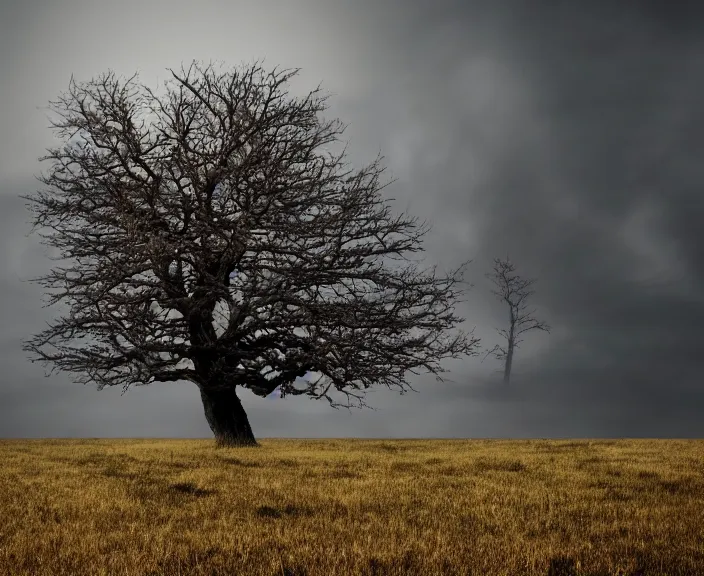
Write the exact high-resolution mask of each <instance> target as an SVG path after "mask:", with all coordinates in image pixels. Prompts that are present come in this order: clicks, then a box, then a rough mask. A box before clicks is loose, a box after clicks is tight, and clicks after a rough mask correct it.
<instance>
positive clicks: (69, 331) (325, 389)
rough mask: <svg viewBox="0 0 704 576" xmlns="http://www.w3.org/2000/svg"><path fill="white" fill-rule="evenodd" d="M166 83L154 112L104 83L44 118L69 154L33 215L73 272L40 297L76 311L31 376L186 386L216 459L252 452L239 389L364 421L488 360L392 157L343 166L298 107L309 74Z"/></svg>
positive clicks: (35, 202) (218, 71)
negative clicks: (223, 448) (388, 399)
mask: <svg viewBox="0 0 704 576" xmlns="http://www.w3.org/2000/svg"><path fill="white" fill-rule="evenodd" d="M169 71H170V73H171V75H170V77H169V80H168V81H167V82H166V83H165V85H164V91H163V94H161V95H158V94H156V93H155V92H153V91H152V90H150V89H149V88H147V87H145V86H143V85H141V84H138V83H137V76H136V75H135V76H133V77H131V78H128V79H120V78H118V77H116V76H115V74H114V73H112V72H108V73H106V74H103V75H101V76H99V77H97V79H93V80H91V81H89V82H84V83H77V82H76V81H74V79H73V78H72V79H71V82H70V84H69V89H68V91H67V92H65V93H63V94H62V95H61V96H60V97H59V99H58V100H57V101H55V102H51V108H52V110H53V111H54V112H55V113H56V114H57V118H56V119H54V120H53V121H52V123H53V128H54V129H55V133H56V135H57V136H58V137H59V139H60V140H61V141H62V145H61V146H59V147H56V148H51V149H49V150H48V155H46V156H45V157H43V158H41V160H45V161H50V162H51V169H50V170H49V171H48V174H42V176H41V177H40V178H39V180H40V181H41V182H42V183H43V184H44V185H45V187H44V188H43V189H42V190H40V191H38V192H37V193H36V195H34V196H28V197H25V198H26V199H27V200H29V204H28V207H29V208H30V210H31V211H32V212H33V213H34V219H33V224H34V228H33V229H34V230H36V229H41V232H40V234H41V236H42V238H43V242H44V243H45V244H46V245H48V246H51V247H53V248H55V249H58V251H59V252H60V259H62V260H63V261H65V262H69V263H70V264H71V265H70V266H67V267H61V266H57V267H55V268H54V269H53V270H52V271H51V273H49V274H48V275H46V276H44V277H41V278H38V279H35V280H34V281H36V282H38V283H40V284H41V285H43V286H44V287H45V288H47V289H49V290H53V292H51V293H50V297H49V304H55V303H58V302H60V301H62V302H65V303H67V304H68V305H69V308H70V310H69V312H68V314H67V315H66V316H64V317H61V318H60V319H59V320H58V321H56V322H54V323H53V324H49V328H48V329H46V330H44V331H43V332H41V333H40V334H38V335H36V336H34V337H33V338H31V339H29V340H27V341H25V345H24V349H25V350H26V351H28V352H30V353H31V356H32V361H43V362H44V363H45V364H50V365H51V366H52V369H51V372H53V371H54V370H62V371H66V372H70V373H73V374H75V375H76V376H75V378H76V381H78V382H82V383H89V382H90V383H95V384H97V386H98V389H102V388H103V387H104V386H115V385H121V386H122V387H123V393H124V391H126V390H127V389H128V388H129V387H130V386H131V385H132V384H134V385H144V384H149V383H151V382H155V381H160V382H173V381H178V380H188V381H190V382H193V383H195V384H196V385H197V386H198V388H199V390H200V395H201V398H202V402H203V406H204V410H205V416H206V418H207V421H208V423H209V425H210V427H211V429H212V431H213V433H214V435H215V438H216V441H217V443H218V445H222V444H224V445H256V441H255V438H254V435H253V433H252V430H251V427H250V424H249V421H248V418H247V414H246V413H245V410H244V409H243V407H242V404H241V402H240V399H239V397H238V396H237V393H236V388H237V386H240V387H242V388H248V389H250V390H251V391H252V392H254V393H255V394H258V395H260V396H267V395H268V394H270V393H271V392H272V391H273V390H275V389H276V388H279V390H280V392H281V396H282V397H283V396H286V395H288V394H307V395H309V396H311V397H313V398H318V399H319V398H322V397H325V398H326V399H327V400H328V401H329V402H330V404H331V405H332V406H333V407H337V406H340V405H344V406H346V407H349V406H350V404H349V400H350V398H351V397H355V398H357V400H358V401H359V406H360V407H362V406H366V404H364V402H363V390H364V389H367V388H369V387H370V386H372V385H377V384H384V385H386V386H388V387H389V388H391V387H396V388H399V389H400V391H401V393H403V392H404V391H405V390H406V387H408V388H411V387H410V386H409V385H408V384H407V382H406V381H405V377H406V375H407V374H409V373H414V374H415V373H418V372H417V371H418V370H420V369H422V370H425V371H428V372H430V373H433V374H435V375H436V376H437V377H438V378H439V379H442V378H441V377H440V373H442V372H444V371H445V370H444V369H443V368H442V367H441V365H440V361H441V360H442V359H444V358H449V357H452V358H456V357H461V356H465V355H474V354H476V352H475V349H476V347H477V344H478V339H477V338H474V337H473V336H472V332H466V331H463V330H460V329H459V328H458V327H457V325H458V324H459V323H460V322H462V321H463V320H464V319H463V318H460V317H458V316H457V315H456V314H455V304H456V302H457V301H458V299H459V297H460V296H461V295H462V294H463V293H464V292H465V291H466V290H467V289H468V285H466V283H465V282H464V281H463V279H462V274H463V270H464V268H465V265H462V266H460V267H459V268H458V269H456V270H454V271H453V272H451V273H450V274H448V275H445V276H438V275H437V274H436V270H435V268H430V269H422V268H420V263H419V261H418V260H414V259H412V258H411V256H412V255H413V254H414V253H419V252H421V251H422V238H423V236H424V235H425V234H426V233H427V231H428V229H429V228H428V226H427V225H426V224H425V223H419V222H418V221H417V219H416V218H411V217H408V216H405V215H400V216H393V215H392V213H391V209H390V206H389V205H388V202H387V200H385V199H384V198H383V197H382V196H381V194H380V192H381V190H382V189H383V188H384V187H385V186H386V185H387V184H388V183H383V182H382V181H381V177H382V172H383V170H384V169H383V168H382V167H381V160H382V158H381V157H378V158H377V159H376V160H375V161H374V162H372V163H371V164H369V165H368V166H366V167H365V168H363V169H361V170H358V171H353V170H352V169H351V168H349V167H348V165H347V163H346V161H345V153H344V150H342V151H339V152H333V151H331V149H330V146H332V147H333V148H334V146H335V144H336V143H338V142H339V136H340V135H341V134H342V131H343V130H344V126H343V125H342V124H341V123H340V122H339V121H338V120H334V121H326V120H324V119H322V118H321V116H320V114H321V113H322V112H323V111H324V110H325V109H326V103H325V102H326V97H324V96H321V95H320V90H319V88H318V89H317V90H314V91H312V92H310V93H309V94H308V95H307V96H306V97H304V98H296V97H293V96H291V95H290V94H289V93H288V91H287V89H286V86H287V83H288V81H289V80H290V79H291V78H292V76H294V75H295V74H296V73H297V70H284V71H280V70H276V69H274V70H272V71H265V70H264V69H263V68H262V67H261V65H260V64H258V63H255V64H252V65H249V66H242V67H240V68H234V69H223V68H222V67H216V66H213V65H212V64H210V65H201V64H198V63H195V62H194V63H193V64H191V65H190V66H189V67H181V69H180V70H179V71H173V70H169ZM51 372H50V373H51ZM306 374H308V375H309V381H308V382H305V381H302V380H301V379H300V377H303V376H304V375H306ZM311 374H312V375H313V378H310V375H311ZM296 383H299V384H301V383H302V384H303V385H304V387H303V388H298V387H296V386H295V385H294V384H296ZM331 388H332V389H333V390H335V389H336V390H338V391H340V392H344V394H346V397H347V404H339V403H337V402H335V401H334V400H333V398H332V397H331V396H330V395H329V391H330V389H331ZM411 389H412V388H411Z"/></svg>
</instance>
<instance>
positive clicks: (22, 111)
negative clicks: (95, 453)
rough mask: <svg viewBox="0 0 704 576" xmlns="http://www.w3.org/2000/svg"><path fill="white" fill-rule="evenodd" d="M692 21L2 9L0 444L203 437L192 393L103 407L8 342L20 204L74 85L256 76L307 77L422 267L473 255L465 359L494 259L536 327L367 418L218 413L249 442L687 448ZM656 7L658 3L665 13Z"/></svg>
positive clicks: (600, 10) (696, 21)
mask: <svg viewBox="0 0 704 576" xmlns="http://www.w3.org/2000/svg"><path fill="white" fill-rule="evenodd" d="M693 4H694V3H674V2H670V3H666V2H656V1H650V2H647V1H640V2H635V1H632V2H631V1H627V0H622V1H618V2H615V1H613V0H611V1H604V2H597V1H593V0H590V1H588V2H587V1H584V2H569V1H561V2H556V1H543V2H539V1H537V0H532V1H524V2H519V1H515V2H511V1H507V0H504V1H502V2H492V1H487V2H472V1H468V0H464V1H461V2H460V1H457V2H442V1H438V0H434V1H431V0H428V1H427V2H412V1H407V0H404V1H401V0H397V1H393V0H392V1H385V2H371V1H369V2H360V1H359V0H355V1H353V0H349V1H347V2H333V1H330V0H309V1H283V0H280V1H262V0H260V1H258V2H234V1H228V2H224V1H223V2H215V1H211V2H207V1H200V2H182V1H174V0H170V1H168V2H167V1H162V2H157V1H144V0H142V1H140V2H127V1H123V2H100V1H95V0H91V1H90V2H88V1H84V2H78V1H69V0H66V1H62V2H49V1H45V2H32V1H29V0H24V1H23V2H11V1H10V0H5V2H4V3H2V4H0V54H2V58H1V59H0V294H1V296H2V297H1V298H0V366H2V376H0V437H51V436H88V437H111V436H112V437H132V436H136V437H142V436H145V437H154V436H166V437H210V436H211V433H210V430H209V428H208V425H207V423H206V421H205V417H204V415H203V409H202V405H201V402H200V397H199V394H198V390H197V388H196V387H195V385H193V384H189V383H158V384H154V385H151V386H146V387H140V388H132V389H131V390H130V391H129V392H127V394H125V395H124V396H120V391H121V390H120V389H105V390H103V391H101V392H98V391H96V390H95V388H94V387H91V386H81V385H80V384H74V383H72V382H71V381H70V380H69V378H68V377H67V376H65V375H57V376H53V377H51V378H45V377H44V368H42V367H41V366H40V365H39V364H30V363H29V362H28V361H27V359H26V357H25V354H24V353H23V352H22V351H21V340H22V339H23V338H27V337H29V336H30V335H31V334H33V333H35V332H37V331H38V330H41V329H42V328H43V327H44V325H45V324H44V323H45V322H46V321H48V320H50V319H51V317H52V315H53V314H54V312H53V311H52V309H42V307H41V291H40V288H39V287H38V286H36V285H34V284H30V283H28V282H26V281H23V280H26V279H28V278H30V277H33V276H37V275H39V274H43V273H46V272H47V271H48V269H49V266H50V264H51V262H50V261H49V260H48V259H47V258H46V254H45V249H44V248H43V247H41V246H40V245H39V244H38V239H37V238H36V237H29V238H27V237H26V236H25V235H26V234H27V233H28V232H29V226H28V224H27V222H28V220H29V215H28V213H27V212H26V211H25V208H24V201H22V200H20V199H18V195H19V194H27V193H31V192H32V191H34V190H36V189H37V187H38V183H37V182H36V181H35V180H34V175H37V174H38V173H39V171H40V170H41V169H42V165H40V163H39V162H38V161H37V158H38V157H39V156H41V155H42V154H43V152H44V148H45V147H46V146H49V145H52V140H53V136H52V133H51V131H50V130H49V129H48V120H47V114H48V111H47V110H46V109H45V108H46V106H47V103H48V101H49V100H50V99H54V98H55V97H56V96H57V95H58V94H59V92H61V91H62V90H65V89H66V88H67V87H68V82H69V79H70V77H71V75H72V74H73V75H74V76H75V77H76V79H77V80H88V79H90V78H91V77H93V76H95V75H97V74H99V73H101V72H104V71H107V70H108V69H113V70H115V71H116V72H117V73H118V74H121V75H130V74H132V73H134V72H135V71H139V72H140V77H141V80H142V81H143V82H144V83H147V84H148V85H150V86H154V85H155V83H156V81H157V80H158V81H160V82H161V81H163V80H164V79H165V78H166V77H167V75H168V72H167V71H166V68H167V67H179V66H180V64H181V62H185V63H188V62H190V61H191V60H192V59H197V60H205V61H208V60H224V61H225V62H227V63H228V64H232V65H237V64H239V63H240V62H242V61H245V62H250V61H252V60H253V59H256V58H265V59H266V60H265V64H266V65H267V66H271V67H273V66H275V65H280V66H283V67H301V68H302V69H303V70H302V73H301V75H300V76H299V77H298V79H297V80H296V83H295V84H294V85H293V86H292V90H293V91H294V92H295V93H297V94H303V93H304V92H307V91H309V90H311V89H313V88H314V87H315V86H316V85H317V84H318V83H319V82H322V87H323V89H324V90H327V91H329V92H331V93H332V94H333V97H332V99H331V109H330V111H329V115H330V116H334V117H339V118H340V119H342V120H343V121H344V122H347V123H349V125H350V126H349V129H348V131H347V133H346V137H347V138H348V140H349V142H350V147H349V150H350V160H351V161H352V162H353V163H354V164H356V165H357V166H361V164H362V163H366V162H368V161H370V160H372V159H373V158H374V157H375V156H376V154H377V152H378V151H379V150H381V152H382V153H383V154H385V156H386V158H387V165H388V167H389V169H390V175H391V176H393V177H395V178H397V182H396V184H395V185H393V186H392V187H391V188H389V189H388V193H389V195H390V196H393V197H394V198H396V199H397V206H398V207H399V208H400V209H408V210H409V211H410V212H412V213H414V214H417V215H418V216H420V217H421V218H427V219H429V220H430V221H431V222H432V223H433V224H434V226H435V228H434V232H433V233H432V234H431V236H430V237H429V238H428V242H427V250H428V252H427V256H428V260H429V261H430V262H436V263H438V264H439V265H440V267H441V268H450V267H453V266H456V265H458V264H459V263H460V262H462V261H463V260H465V259H468V258H474V259H475V260H474V263H473V264H472V265H471V266H470V268H469V271H468V276H467V277H468V279H469V280H471V281H473V282H474V283H475V287H474V289H473V291H472V293H470V295H469V300H468V302H467V303H466V304H465V305H463V307H462V309H461V312H462V313H463V315H464V316H465V317H466V318H467V322H466V327H467V328H471V327H473V326H476V334H477V335H479V336H481V337H482V338H483V339H484V344H485V345H486V347H487V348H490V347H492V346H493V345H494V344H496V343H497V342H499V339H498V336H497V335H496V333H495V330H494V327H504V326H505V324H504V322H505V320H506V315H507V312H506V310H505V309H504V308H502V307H501V304H500V303H498V302H496V301H495V300H494V299H493V296H492V295H491V294H490V292H489V284H488V281H487V280H486V279H484V277H483V275H484V274H485V273H486V272H487V271H488V270H489V268H490V263H491V259H492V258H494V257H496V256H503V255H505V254H506V253H509V254H510V256H511V258H512V259H513V260H514V262H515V263H516V264H517V266H518V271H519V272H521V273H523V274H524V275H525V276H527V277H536V278H538V283H537V285H536V289H537V294H536V295H535V296H534V297H533V304H534V305H535V307H536V308H537V311H538V316H539V318H541V319H544V320H546V321H547V322H549V323H550V324H551V325H552V326H553V331H552V334H550V335H547V334H545V333H543V332H531V333H529V334H528V335H527V338H526V342H525V343H524V344H523V346H522V347H521V348H520V349H519V350H518V352H517V355H516V358H515V362H514V373H513V380H512V383H511V391H510V392H504V391H502V385H501V374H500V373H499V372H496V371H497V370H499V369H500V365H499V364H498V363H497V362H496V361H493V362H492V361H491V360H487V361H485V362H484V363H480V361H479V359H478V358H477V359H469V360H467V361H466V362H461V361H454V362H450V363H448V367H449V368H451V370H452V373H451V374H448V377H449V378H451V379H452V382H448V383H445V384H440V383H437V382H435V380H434V378H432V377H425V378H412V379H411V380H410V382H411V384H412V385H413V386H414V388H416V389H417V390H418V391H419V393H418V394H414V393H409V394H406V395H403V396H401V395H399V394H398V393H397V392H391V391H388V390H387V389H386V388H382V389H377V390H375V391H373V392H371V393H369V394H368V396H367V402H368V403H369V404H370V405H372V406H374V407H376V408H377V410H376V411H371V410H363V411H360V410H352V411H351V412H349V411H347V410H344V409H342V410H334V409H332V408H330V407H329V405H328V403H327V402H326V401H325V400H322V401H314V400H310V399H308V398H304V397H296V398H286V399H284V400H280V399H278V400H274V399H262V398H259V397H256V396H254V395H253V394H252V393H250V392H248V391H242V392H241V394H240V395H241V397H242V399H243V403H244V405H245V408H246V410H247V411H248V413H249V417H250V422H251V423H252V427H253V429H254V432H255V435H257V436H258V437H270V436H274V437H282V436H288V437H330V436H332V437H348V436H349V437H584V436H588V437H598V436H612V437H613V436H630V437H642V436H646V437H656V436H666V437H702V436H703V435H704V382H702V377H701V371H702V364H703V361H702V358H703V357H704V345H703V338H702V327H704V218H703V216H704V201H703V200H702V198H703V197H704V195H703V193H702V187H701V186H702V182H703V181H704V154H703V152H704V147H703V145H704V105H703V103H704V78H703V74H704V34H702V33H701V32H702V31H703V30H704V28H703V27H702V23H703V19H702V17H701V14H699V13H695V12H694V11H692V10H687V9H685V6H686V5H693ZM668 5H669V6H668Z"/></svg>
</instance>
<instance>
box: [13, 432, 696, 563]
mask: <svg viewBox="0 0 704 576" xmlns="http://www.w3.org/2000/svg"><path fill="white" fill-rule="evenodd" d="M260 443H261V446H260V447H258V448H238V449H216V448H215V446H214V442H213V441H212V440H210V441H208V440H173V441H171V440H5V441H0V457H2V466H1V467H0V518H1V519H2V523H1V524H0V574H27V575H30V574H31V575H32V576H44V575H46V576H49V575H51V576H61V575H71V576H78V575H82V574H86V575H88V574H89V575H91V576H98V575H103V574H104V575H107V574H110V575H113V574H114V575H124V576H128V575H145V576H146V575H151V576H156V575H161V574H164V575H169V576H172V575H173V576H176V575H181V574H202V575H210V576H215V575H221V574H251V575H253V576H256V575H279V576H281V575H286V576H293V575H304V574H305V575H308V576H334V575H352V574H368V575H373V574H376V575H382V574H416V575H419V576H421V575H422V576H425V575H428V576H431V575H434V574H438V575H439V574H457V575H460V574H461V575H469V574H472V575H475V576H477V575H482V576H484V575H501V574H505V575H511V576H514V575H515V576H518V575H532V574H535V575H541V576H545V575H547V574H550V575H552V576H566V575H575V576H582V575H592V576H597V575H599V576H602V575H604V576H606V575H617V574H618V575H636V574H639V575H642V576H645V575H648V576H656V575H659V576H663V575H676V574H677V575H687V576H693V575H697V574H701V575H704V441H684V440H682V441H676V440H619V441H605V440H595V441H588V440H584V441H544V440H530V441H529V440H525V441H500V440H418V441H416V440H393V441H391V440H384V441H382V440H271V439H265V440H262V441H260Z"/></svg>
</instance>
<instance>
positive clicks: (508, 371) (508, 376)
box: [504, 308, 516, 384]
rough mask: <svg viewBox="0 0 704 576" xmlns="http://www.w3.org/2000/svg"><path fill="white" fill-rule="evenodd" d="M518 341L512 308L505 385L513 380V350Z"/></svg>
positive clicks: (505, 366)
mask: <svg viewBox="0 0 704 576" xmlns="http://www.w3.org/2000/svg"><path fill="white" fill-rule="evenodd" d="M515 341H516V316H515V314H514V313H513V308H511V326H510V331H509V334H508V346H507V348H508V349H507V350H506V364H505V365H504V384H508V383H509V380H511V364H513V349H514V347H515Z"/></svg>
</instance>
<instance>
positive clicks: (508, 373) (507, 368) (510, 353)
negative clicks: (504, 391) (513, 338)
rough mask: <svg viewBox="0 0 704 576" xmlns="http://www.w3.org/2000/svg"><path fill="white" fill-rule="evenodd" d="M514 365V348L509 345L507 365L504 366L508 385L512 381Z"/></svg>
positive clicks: (505, 380) (505, 381) (505, 379)
mask: <svg viewBox="0 0 704 576" xmlns="http://www.w3.org/2000/svg"><path fill="white" fill-rule="evenodd" d="M512 363H513V346H511V345H509V347H508V354H506V364H505V365H504V384H508V383H509V380H511V364H512Z"/></svg>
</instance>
